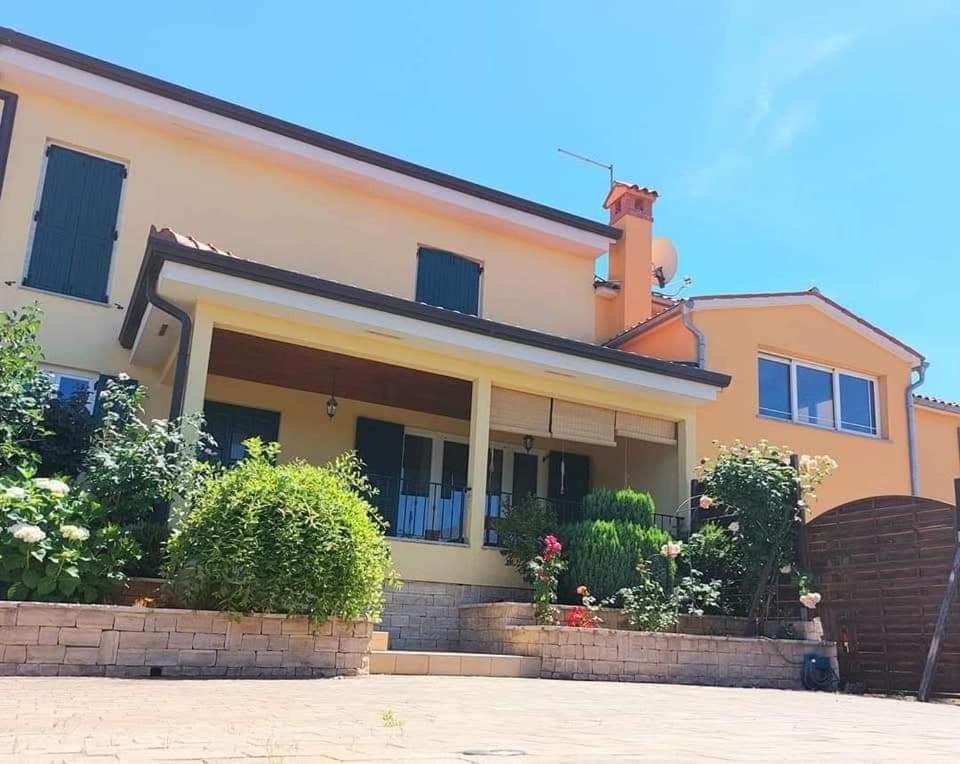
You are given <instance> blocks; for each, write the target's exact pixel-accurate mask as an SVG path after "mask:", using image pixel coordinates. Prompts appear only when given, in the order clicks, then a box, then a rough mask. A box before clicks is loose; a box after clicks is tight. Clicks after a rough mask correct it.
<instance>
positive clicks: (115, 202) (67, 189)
mask: <svg viewBox="0 0 960 764" xmlns="http://www.w3.org/2000/svg"><path fill="white" fill-rule="evenodd" d="M126 175H127V170H126V168H125V167H124V166H123V165H122V164H119V163H117V162H110V161H107V160H106V159H99V158H98V157H94V156H90V155H89V154H82V153H80V152H79V151H73V150H72V149H66V148H63V147H62V146H49V147H48V148H47V160H46V172H45V174H44V179H43V191H42V192H41V194H40V204H39V206H38V207H37V209H36V211H35V212H34V215H33V218H34V220H35V221H36V227H35V229H34V232H33V245H32V247H31V250H30V259H29V262H28V265H27V273H26V277H25V278H24V280H23V283H24V285H25V286H29V287H35V288H36V289H43V290H46V291H48V292H58V293H59V294H66V295H70V296H72V297H80V298H83V299H85V300H95V301H97V302H107V299H108V297H107V282H108V281H109V279H110V263H111V260H112V258H113V243H114V241H115V240H116V238H117V214H118V212H119V209H120V192H121V189H122V187H123V179H124V178H125V177H126Z"/></svg>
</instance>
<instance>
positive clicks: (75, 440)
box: [36, 395, 94, 478]
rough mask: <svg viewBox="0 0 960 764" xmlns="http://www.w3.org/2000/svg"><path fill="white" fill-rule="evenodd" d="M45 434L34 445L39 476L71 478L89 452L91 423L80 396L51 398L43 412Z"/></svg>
mask: <svg viewBox="0 0 960 764" xmlns="http://www.w3.org/2000/svg"><path fill="white" fill-rule="evenodd" d="M43 428H44V430H45V431H46V434H45V436H44V437H43V438H41V439H40V440H39V441H37V444H36V452H37V455H38V456H39V457H40V466H39V468H38V469H37V471H38V472H39V473H40V474H41V475H61V476H66V477H69V478H75V477H76V476H77V475H78V474H79V473H80V468H81V465H82V464H83V460H84V458H85V457H86V453H87V451H88V449H89V448H90V439H91V438H92V437H93V431H94V419H93V415H92V414H91V413H90V411H89V410H88V409H87V401H86V399H85V397H84V396H80V395H77V396H74V397H73V398H66V399H65V398H51V399H50V400H49V401H47V406H46V408H45V409H44V411H43Z"/></svg>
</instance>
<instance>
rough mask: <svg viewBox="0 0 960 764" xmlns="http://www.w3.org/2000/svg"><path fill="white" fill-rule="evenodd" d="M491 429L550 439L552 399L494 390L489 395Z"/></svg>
mask: <svg viewBox="0 0 960 764" xmlns="http://www.w3.org/2000/svg"><path fill="white" fill-rule="evenodd" d="M490 429H491V430H499V431H500V432H515V433H517V434H518V435H533V436H535V437H539V438H549V437H550V399H549V398H545V397H543V396H541V395H531V394H529V393H520V392H517V391H516V390H505V389H504V388H502V387H494V388H493V389H492V390H491V392H490Z"/></svg>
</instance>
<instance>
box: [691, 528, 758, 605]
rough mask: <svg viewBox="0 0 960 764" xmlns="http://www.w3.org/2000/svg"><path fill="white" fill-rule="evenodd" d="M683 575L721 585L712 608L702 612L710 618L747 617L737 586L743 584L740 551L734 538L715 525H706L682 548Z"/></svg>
mask: <svg viewBox="0 0 960 764" xmlns="http://www.w3.org/2000/svg"><path fill="white" fill-rule="evenodd" d="M681 567H682V568H683V569H684V571H689V570H697V571H699V572H700V573H701V574H702V575H703V577H704V578H705V579H706V580H708V581H710V580H714V579H716V580H718V581H720V582H721V586H722V588H721V593H720V596H719V599H718V601H717V604H716V606H715V607H707V608H706V609H705V610H706V612H707V613H711V614H722V615H746V614H747V608H748V607H749V602H747V601H745V600H744V597H743V595H742V592H741V589H740V586H741V582H742V581H743V575H744V564H743V549H742V548H741V547H740V545H739V544H738V543H737V537H736V536H735V535H734V534H733V533H731V532H730V531H728V530H727V529H726V528H724V527H723V526H721V525H718V524H717V523H707V524H706V525H704V526H703V527H702V528H701V529H700V530H699V531H698V532H697V533H694V534H693V535H692V536H691V537H690V538H689V539H688V540H687V542H686V543H685V544H684V545H683V560H682V562H681Z"/></svg>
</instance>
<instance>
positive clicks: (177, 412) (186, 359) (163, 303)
mask: <svg viewBox="0 0 960 764" xmlns="http://www.w3.org/2000/svg"><path fill="white" fill-rule="evenodd" d="M159 277H160V272H159V271H157V272H155V273H153V274H152V275H151V276H149V277H148V278H147V285H146V290H145V292H146V296H147V302H149V303H150V304H151V305H153V307H155V308H157V309H158V310H161V311H163V312H164V313H167V314H168V315H170V316H172V317H173V318H175V319H176V320H177V321H179V322H180V345H179V347H178V348H177V360H176V362H175V363H174V368H173V392H172V393H171V394H170V421H171V422H172V421H174V420H176V419H179V418H180V417H181V416H182V415H183V399H184V396H185V394H186V389H187V369H188V368H189V366H190V342H191V340H192V337H193V321H191V320H190V315H189V314H188V313H187V312H186V311H185V310H184V309H183V308H181V307H179V306H178V305H174V304H173V303H172V302H170V301H169V300H167V299H165V298H163V297H161V296H160V295H159V294H157V279H158V278H159Z"/></svg>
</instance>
